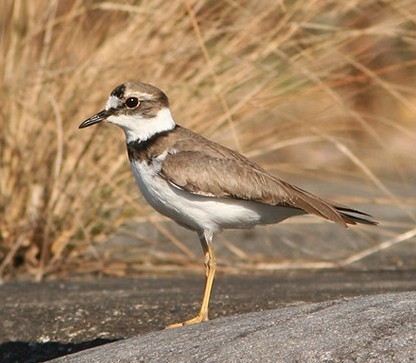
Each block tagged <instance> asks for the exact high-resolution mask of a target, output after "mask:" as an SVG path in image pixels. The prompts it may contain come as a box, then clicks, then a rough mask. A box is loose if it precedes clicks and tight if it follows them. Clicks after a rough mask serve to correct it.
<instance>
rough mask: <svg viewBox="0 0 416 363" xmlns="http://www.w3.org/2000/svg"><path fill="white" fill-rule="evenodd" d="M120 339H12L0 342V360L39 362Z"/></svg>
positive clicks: (8, 361)
mask: <svg viewBox="0 0 416 363" xmlns="http://www.w3.org/2000/svg"><path fill="white" fill-rule="evenodd" d="M116 340H118V339H100V338H97V339H94V340H89V341H86V342H81V343H64V342H45V343H39V342H22V341H11V342H5V343H2V344H0V362H2V363H23V362H24V363H37V362H45V361H47V360H50V359H54V358H58V357H62V356H65V355H68V354H71V353H75V352H79V351H81V350H84V349H88V348H92V347H96V346H99V345H103V344H107V343H111V342H114V341H116Z"/></svg>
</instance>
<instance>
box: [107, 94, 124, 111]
mask: <svg viewBox="0 0 416 363" xmlns="http://www.w3.org/2000/svg"><path fill="white" fill-rule="evenodd" d="M120 104H121V102H120V100H119V99H118V98H117V97H116V96H110V97H108V100H107V103H106V104H105V109H106V110H107V111H108V110H109V109H110V108H117V107H118V106H119V105H120Z"/></svg>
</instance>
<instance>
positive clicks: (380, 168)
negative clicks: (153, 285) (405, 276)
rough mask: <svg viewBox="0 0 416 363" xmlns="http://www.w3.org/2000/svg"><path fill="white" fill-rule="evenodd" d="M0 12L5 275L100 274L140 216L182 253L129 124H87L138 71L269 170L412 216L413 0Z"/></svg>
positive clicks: (45, 5) (192, 121) (29, 4)
mask: <svg viewBox="0 0 416 363" xmlns="http://www.w3.org/2000/svg"><path fill="white" fill-rule="evenodd" d="M0 14H1V15H0V24H1V29H0V36H1V37H0V49H1V57H0V69H1V74H0V77H1V89H0V99H1V110H0V125H1V134H0V151H1V156H0V173H1V176H0V188H1V189H0V198H1V199H0V275H2V276H7V277H13V276H15V277H16V276H27V275H30V276H35V277H36V278H37V279H41V278H42V277H44V276H45V275H46V276H53V275H56V274H59V273H60V272H62V271H63V270H65V269H68V268H72V269H75V270H76V269H77V268H79V269H80V270H82V269H83V268H84V270H85V269H88V267H87V268H85V266H92V267H91V268H90V270H91V271H99V270H100V268H101V267H102V263H103V261H102V256H100V255H99V254H98V253H97V254H94V253H93V252H94V245H95V244H96V243H99V241H102V240H104V239H106V238H107V236H108V235H109V234H110V233H111V232H112V231H114V230H116V229H117V227H118V226H120V225H121V224H122V223H124V222H126V221H128V220H131V219H133V218H135V219H136V220H137V219H139V218H142V219H143V220H149V221H150V222H151V223H153V224H154V226H155V228H157V229H159V230H160V231H161V233H162V234H164V235H165V236H167V237H168V238H169V239H170V240H171V241H172V242H173V243H175V244H176V246H177V247H178V248H179V251H180V253H181V255H180V256H182V259H183V260H186V258H187V254H189V252H188V250H187V249H186V247H184V246H183V245H182V244H181V242H180V241H178V240H176V239H175V237H174V236H172V235H171V234H170V232H169V231H167V230H165V229H163V227H162V225H161V224H160V223H159V222H158V221H159V218H155V215H154V212H153V211H151V209H150V208H149V207H148V206H147V205H145V204H144V203H142V202H141V201H140V202H138V201H137V200H138V192H137V191H136V190H135V189H133V188H134V186H133V184H132V178H131V175H130V170H129V169H128V164H127V162H126V155H125V150H124V143H123V141H122V135H121V132H120V131H118V130H117V131H116V130H115V129H114V128H110V127H100V128H95V129H88V131H83V132H80V131H79V130H77V126H78V125H79V124H80V122H81V121H83V120H84V119H85V118H86V117H88V116H90V115H91V114H93V113H95V112H96V111H98V110H99V109H100V108H101V107H102V106H103V104H104V102H105V99H106V96H107V94H108V93H109V91H110V90H111V89H113V88H114V87H115V86H116V85H118V84H119V83H121V82H124V81H126V80H141V81H146V82H149V83H152V84H154V85H157V86H159V87H160V88H161V89H163V90H165V91H166V93H167V94H168V95H169V96H170V98H171V101H172V108H173V112H174V115H175V117H176V119H177V120H178V121H179V122H180V123H181V124H183V125H184V126H186V127H189V128H192V129H193V130H195V131H197V132H200V133H202V134H204V135H205V136H207V137H210V138H212V139H214V140H216V141H219V142H222V143H224V144H227V145H228V146H230V147H233V148H236V149H238V150H240V151H242V152H244V153H245V154H247V155H248V156H251V157H256V158H257V159H258V160H260V161H262V162H263V163H264V164H265V165H267V166H268V167H270V168H271V169H274V168H276V169H280V170H283V171H285V172H286V173H294V174H296V173H299V174H300V173H305V174H310V175H312V176H313V177H314V178H319V177H322V175H326V176H327V177H329V176H331V177H333V178H334V180H342V179H349V178H351V179H354V180H356V181H358V184H360V183H361V184H365V185H366V186H367V187H369V186H370V187H371V188H372V189H374V192H372V193H370V194H369V196H370V197H372V198H373V200H372V202H373V203H380V204H394V205H400V206H401V208H402V209H403V210H405V212H406V213H407V214H408V215H409V220H410V221H411V220H413V219H412V218H413V217H412V214H411V213H410V210H411V207H414V204H412V203H409V201H408V200H401V199H400V197H399V196H397V195H395V193H394V192H393V191H391V190H390V189H389V188H388V186H387V184H386V183H387V182H388V181H395V182H399V185H402V186H403V187H406V188H409V185H410V186H411V183H412V182H414V180H415V179H414V177H415V174H414V165H415V156H416V153H415V152H414V150H415V149H414V144H415V141H416V130H415V122H414V115H415V111H416V102H415V100H416V92H415V91H416V88H415V84H416V72H415V70H416V52H415V50H416V49H415V48H416V43H415V39H416V25H415V22H416V3H415V2H414V1H413V0H365V1H356V0H348V1H335V0H334V1H320V0H295V1H284V0H281V1H274V0H264V1H253V0H246V1H244V0H243V1H234V0H228V1H225V0H224V1H209V0H200V1H190V0H172V1H162V0H159V1H158V0H143V1H133V0H131V1H130V0H125V1H122V0H120V1H92V0H90V1H87V0H85V1H81V0H72V1H64V0H40V1H26V0H4V1H2V2H1V4H0ZM305 155H307V158H305ZM283 161H284V162H283ZM317 170H320V172H319V173H318V172H317ZM345 176H348V178H345ZM337 178H338V179H337ZM133 190H134V192H133ZM376 197H377V198H376ZM409 230H410V231H411V223H409ZM413 236H414V233H413V234H412V233H410V234H409V235H407V237H406V239H409V238H413ZM393 237H394V236H393ZM91 251H92V252H91ZM141 258H142V259H143V260H145V259H146V256H141ZM179 260H180V258H179ZM149 261H150V263H160V261H156V262H155V261H154V260H149ZM149 261H148V262H149ZM162 262H163V261H162ZM82 266H83V267H82Z"/></svg>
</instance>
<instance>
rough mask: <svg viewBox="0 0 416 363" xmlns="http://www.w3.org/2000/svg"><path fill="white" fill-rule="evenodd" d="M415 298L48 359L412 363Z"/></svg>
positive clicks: (175, 333) (179, 332) (344, 303)
mask: <svg viewBox="0 0 416 363" xmlns="http://www.w3.org/2000/svg"><path fill="white" fill-rule="evenodd" d="M415 359H416V293H414V292H409V293H398V294H385V295H374V296H362V297H358V298H349V299H341V300H333V301H327V302H321V303H315V304H310V305H307V306H296V307H287V308H282V309H277V310H271V311H267V312H259V313H250V314H245V315H240V316H234V317H229V318H222V319H218V320H215V321H211V322H208V323H205V324H199V325H194V326H188V327H183V328H179V329H172V330H165V331H161V332H156V333H151V334H147V335H144V336H139V337H135V338H130V339H127V340H123V341H118V342H115V343H110V344H106V345H104V346H101V347H96V348H92V349H89V350H85V351H83V352H79V353H75V354H73V355H69V356H66V357H63V358H59V359H56V360H53V362H62V363H63V362H68V363H69V362H71V363H84V362H85V363H87V362H88V363H94V362H97V363H98V362H99V363H105V362H109V363H110V362H111V363H115V362H124V363H127V362H170V363H172V362H413V361H415Z"/></svg>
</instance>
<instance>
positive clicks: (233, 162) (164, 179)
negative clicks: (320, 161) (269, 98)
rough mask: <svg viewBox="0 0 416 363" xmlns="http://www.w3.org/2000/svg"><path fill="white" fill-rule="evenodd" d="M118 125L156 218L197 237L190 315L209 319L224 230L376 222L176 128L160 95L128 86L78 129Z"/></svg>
mask: <svg viewBox="0 0 416 363" xmlns="http://www.w3.org/2000/svg"><path fill="white" fill-rule="evenodd" d="M104 121H105V122H108V123H111V124H114V125H117V126H119V127H121V128H122V129H123V131H124V133H125V135H126V142H127V151H128V157H129V160H130V165H131V168H132V170H133V173H134V176H135V178H136V182H137V184H138V186H139V188H140V190H141V192H142V194H143V196H144V198H145V199H146V200H147V202H148V203H149V204H150V205H151V206H152V207H153V208H155V209H156V210H157V211H158V212H159V213H161V214H163V215H165V216H167V217H169V218H171V219H173V220H174V221H176V222H177V223H179V224H180V225H181V226H184V227H186V228H188V229H191V230H193V231H195V232H197V233H198V236H199V240H200V242H201V245H202V249H203V251H204V256H205V261H204V263H205V288H204V293H203V298H202V304H201V308H200V311H199V313H198V314H197V315H196V317H194V318H192V319H190V320H187V321H185V322H182V323H178V324H172V325H170V326H169V327H176V326H182V325H188V324H194V323H199V322H201V321H206V320H208V304H209V300H210V295H211V289H212V284H213V280H214V274H215V268H216V258H215V254H214V249H213V245H212V240H213V237H214V235H215V233H217V232H219V231H221V230H223V229H235V228H251V227H254V226H256V225H258V224H260V225H265V224H272V223H278V222H281V221H283V220H285V219H287V218H289V217H294V216H299V215H303V214H314V215H317V216H319V217H322V218H325V219H327V220H330V221H333V222H336V223H338V224H340V225H342V226H344V227H346V226H347V225H348V224H357V223H363V224H377V223H376V222H375V221H373V220H372V219H371V216H370V215H368V214H366V213H363V212H361V211H358V210H356V209H352V208H349V207H346V206H343V205H341V204H338V203H335V202H332V201H329V200H325V199H323V198H320V197H317V196H315V195H313V194H311V193H309V192H307V191H305V190H303V189H301V188H299V187H297V186H295V185H292V184H289V183H287V182H285V181H283V180H281V179H279V178H277V177H275V176H273V175H271V174H269V173H268V172H267V171H266V170H265V169H263V168H262V167H260V166H259V165H257V164H255V163H254V162H252V161H251V160H249V159H247V158H246V157H244V156H243V155H241V154H239V153H238V152H236V151H233V150H231V149H229V148H227V147H225V146H222V145H220V144H217V143H215V142H212V141H210V140H208V139H206V138H204V137H203V136H201V135H199V134H196V133H194V132H192V131H191V130H189V129H186V128H184V127H182V126H179V125H178V124H177V123H176V122H175V120H174V118H173V116H172V114H171V111H170V109H169V101H168V98H167V96H166V95H165V93H163V92H162V91H161V90H160V89H158V88H156V87H154V86H152V85H150V84H146V83H141V82H127V83H124V84H121V85H120V86H118V87H116V88H115V89H114V90H113V91H112V92H111V94H110V96H109V97H108V100H107V103H106V105H105V108H104V110H102V111H100V112H98V113H97V114H95V115H94V116H92V117H90V118H88V119H87V120H85V121H84V122H83V123H82V124H81V125H80V126H79V128H84V127H88V126H91V125H94V124H96V123H99V122H104Z"/></svg>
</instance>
